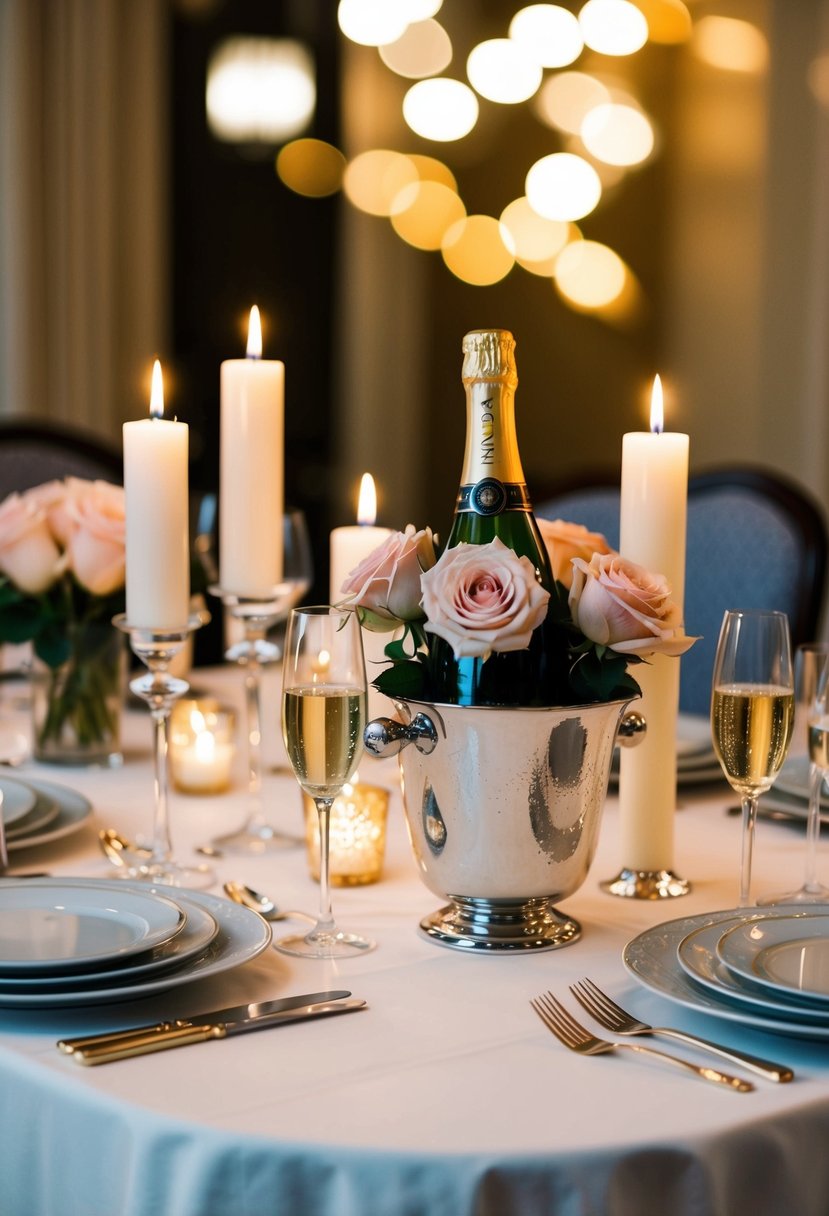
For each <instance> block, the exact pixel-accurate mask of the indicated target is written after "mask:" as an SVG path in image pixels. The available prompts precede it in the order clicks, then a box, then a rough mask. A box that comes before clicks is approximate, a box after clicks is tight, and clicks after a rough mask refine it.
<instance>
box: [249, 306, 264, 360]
mask: <svg viewBox="0 0 829 1216" xmlns="http://www.w3.org/2000/svg"><path fill="white" fill-rule="evenodd" d="M246 353H247V357H248V358H249V359H261V358H262V319H261V317H260V316H259V309H258V307H257V306H256V305H255V304H254V306H253V308H252V309H251V310H250V320H249V321H248V348H247V352H246Z"/></svg>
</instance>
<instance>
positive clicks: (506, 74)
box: [466, 38, 542, 105]
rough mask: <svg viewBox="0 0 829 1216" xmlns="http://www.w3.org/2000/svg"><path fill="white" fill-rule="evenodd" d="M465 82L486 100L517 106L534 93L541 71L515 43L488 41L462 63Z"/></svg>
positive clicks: (504, 40) (507, 40)
mask: <svg viewBox="0 0 829 1216" xmlns="http://www.w3.org/2000/svg"><path fill="white" fill-rule="evenodd" d="M466 74H467V76H468V77H469V83H470V84H471V85H472V87H473V89H475V91H476V93H479V94H480V95H481V97H486V99H487V101H497V102H500V104H501V105H517V103H518V102H521V101H527V100H528V99H529V98H530V97H532V95H533V93H536V92H538V87H539V85H540V84H541V77H542V71H541V67H540V65H539V63H538V62H537V61H535V60H533V59H531V58H530V57H529V56H528V55H527V54H526V52H525V51H524V50H523V48H522V47H521V46H519V44H518V43H517V42H513V41H512V39H510V38H490V39H488V40H487V41H486V42H479V43H478V45H477V46H476V47H473V49H472V50H471V51H470V53H469V57H468V59H467V61H466Z"/></svg>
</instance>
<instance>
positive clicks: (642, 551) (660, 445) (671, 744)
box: [619, 376, 689, 871]
mask: <svg viewBox="0 0 829 1216" xmlns="http://www.w3.org/2000/svg"><path fill="white" fill-rule="evenodd" d="M688 446H689V441H688V436H687V435H681V434H676V433H672V434H666V433H664V432H663V430H662V385H661V383H660V380H659V377H658V376H657V377H656V379H655V381H654V386H653V396H652V401H651V430H650V432H649V433H648V432H634V433H631V434H628V435H625V436H624V438H623V441H622V493H621V519H620V540H619V549H620V551H621V553H622V556H623V557H626V558H628V559H629V560H630V561H634V562H638V563H639V564H640V565H642V566H646V567H647V568H648V569H649V570H651V571H652V572H654V573H658V574H663V575H664V576H665V577H666V578H667V580H668V583H669V584H670V587H671V591H672V598H673V599H674V601H675V602H676V603H677V604H678V605H679V607H680V609H682V606H683V597H684V593H685V516H686V507H687V498H688ZM631 674H632V675H633V677H634V679H635V680H637V682H638V683H639V685H640V686H641V689H642V700H641V701H639V702H637V704H636V708H637V709H640V710H641V712H642V713H643V714H644V716H645V718H646V720H647V724H648V728H647V733H646V735H645V738H644V739H643V741H642V742H641V743H640V744H639V746H637V747H633V748H630V749H625V748H622V749H621V756H620V770H619V809H620V829H621V848H622V864H623V866H624V868H625V869H630V870H646V871H659V870H670V869H671V866H672V864H673V841H674V835H673V831H674V811H675V809H676V726H677V714H678V711H679V660H678V659H676V658H671V657H668V656H666V655H655V656H654V657H653V659H650V660H649V661H648V663H647V664H645V663H642V664H640V665H638V666H636V667H634V668H632V670H631Z"/></svg>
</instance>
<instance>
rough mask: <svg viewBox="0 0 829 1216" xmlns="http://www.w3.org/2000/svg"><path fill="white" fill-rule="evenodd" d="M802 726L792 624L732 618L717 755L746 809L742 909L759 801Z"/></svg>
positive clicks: (716, 694)
mask: <svg viewBox="0 0 829 1216" xmlns="http://www.w3.org/2000/svg"><path fill="white" fill-rule="evenodd" d="M793 723H794V680H793V676H792V655H791V640H790V637H789V623H788V619H787V617H786V614H785V613H783V612H765V611H738V612H726V614H725V616H724V617H723V623H722V627H721V629H720V637H719V641H718V643H717V653H716V657H715V659H714V675H713V688H712V695H711V733H712V737H713V741H714V750H715V752H716V753H717V759H718V760H719V762H720V764H721V766H722V769H723V772H724V773H725V775H726V777H727V779H728V782H729V784H730V785H731V786H732V788H733V789H734V790H736V792H737V793H738V794H739V795H740V798H741V801H742V808H743V832H742V853H741V859H740V905H739V906H740V907H747V906H748V904H749V892H750V889H751V859H752V851H753V847H754V825H755V822H756V819H757V799H758V798H759V796H760V794H763V793H765V792H766V790H768V789H770V788H771V786H772V785H773V784H774V780H775V778H776V777H777V774H778V773H779V771H780V768H781V766H782V764H783V761H784V760H785V758H786V752H787V751H788V747H789V742H790V740H791V736H792V726H793Z"/></svg>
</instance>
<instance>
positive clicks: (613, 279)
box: [555, 241, 627, 312]
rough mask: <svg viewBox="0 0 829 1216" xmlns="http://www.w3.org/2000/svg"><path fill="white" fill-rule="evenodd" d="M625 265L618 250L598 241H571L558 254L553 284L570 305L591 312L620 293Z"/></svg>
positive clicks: (623, 284) (608, 302) (622, 287)
mask: <svg viewBox="0 0 829 1216" xmlns="http://www.w3.org/2000/svg"><path fill="white" fill-rule="evenodd" d="M626 274H627V271H626V268H625V264H624V262H623V261H622V259H621V258H620V257H619V255H618V253H615V252H614V251H613V250H612V249H611V248H609V246H607V245H602V244H601V243H600V242H599V241H573V242H572V243H571V244H569V245H566V246H565V248H564V249H562V251H561V253H560V254H559V255H558V258H557V260H556V269H555V283H556V288H557V289H558V291H559V292H560V294H561V295H562V296H563V297H564V299H565V300H566V301H567V302H568V303H569V304H571V305H572V306H573V307H575V308H578V309H579V310H583V311H585V312H593V311H595V310H596V309H600V308H603V307H605V306H606V305H608V304H610V303H612V301H613V300H615V299H616V298H617V297H618V296H619V295H621V293H622V291H623V289H624V286H625V278H626Z"/></svg>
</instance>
